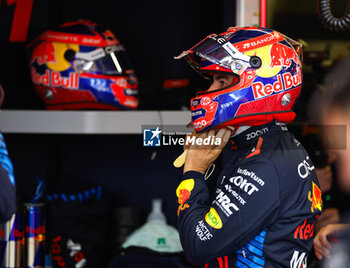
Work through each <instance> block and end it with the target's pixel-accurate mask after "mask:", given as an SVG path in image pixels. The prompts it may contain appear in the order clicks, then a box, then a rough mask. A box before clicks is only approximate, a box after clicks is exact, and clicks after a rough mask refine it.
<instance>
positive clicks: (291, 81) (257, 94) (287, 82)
mask: <svg viewBox="0 0 350 268" xmlns="http://www.w3.org/2000/svg"><path fill="white" fill-rule="evenodd" d="M299 85H301V70H300V68H297V73H296V74H295V75H293V76H292V74H291V73H284V74H282V75H281V74H279V75H277V81H275V82H274V83H273V84H269V83H267V84H263V83H262V82H255V83H253V84H252V90H253V94H254V99H260V98H263V97H267V96H270V95H272V94H273V93H278V92H280V91H283V90H288V89H290V88H292V87H297V86H299Z"/></svg>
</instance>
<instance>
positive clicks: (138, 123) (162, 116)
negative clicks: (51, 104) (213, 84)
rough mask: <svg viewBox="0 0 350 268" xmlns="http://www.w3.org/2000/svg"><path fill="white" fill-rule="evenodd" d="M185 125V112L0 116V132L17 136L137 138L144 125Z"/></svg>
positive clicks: (14, 112)
mask: <svg viewBox="0 0 350 268" xmlns="http://www.w3.org/2000/svg"><path fill="white" fill-rule="evenodd" d="M189 122H190V112H189V111H38V110H2V111H1V112H0V130H1V131H2V132H3V133H18V134H21V133H23V134H26V133H27V134H28V133H31V134H141V133H142V126H145V125H156V126H162V125H164V124H166V125H186V124H187V123H189Z"/></svg>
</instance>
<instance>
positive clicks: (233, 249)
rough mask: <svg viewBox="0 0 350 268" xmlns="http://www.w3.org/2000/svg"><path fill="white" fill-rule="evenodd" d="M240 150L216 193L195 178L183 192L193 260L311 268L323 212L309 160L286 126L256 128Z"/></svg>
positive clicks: (227, 161) (244, 136)
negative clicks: (316, 227) (309, 261)
mask: <svg viewBox="0 0 350 268" xmlns="http://www.w3.org/2000/svg"><path fill="white" fill-rule="evenodd" d="M233 144H234V146H232V147H236V148H232V149H231V148H230V149H229V150H225V152H224V156H223V158H224V161H223V165H222V169H221V171H220V173H219V175H218V177H217V176H216V182H215V184H213V187H208V185H209V183H208V181H206V180H205V175H204V174H202V173H200V172H196V171H188V172H186V173H185V174H184V175H183V177H182V181H181V183H180V184H179V186H178V188H177V190H176V194H177V197H178V204H179V207H178V228H179V233H180V240H181V244H182V246H183V249H184V252H185V254H186V256H187V258H188V260H189V261H190V262H192V263H194V264H201V265H203V267H208V268H210V267H220V268H221V267H222V268H226V267H229V268H231V267H292V268H304V267H306V265H307V256H308V252H309V251H310V250H311V248H312V244H313V234H314V223H315V220H316V219H317V217H318V216H319V214H320V213H321V210H322V199H321V191H320V188H319V184H318V180H317V177H316V173H315V167H314V165H313V164H312V162H311V160H310V158H309V156H308V154H307V152H306V151H305V149H304V148H303V146H302V145H301V144H300V142H299V141H298V140H297V139H295V137H294V136H293V134H291V133H290V132H288V130H287V127H286V125H285V124H281V123H279V122H272V123H270V124H267V125H263V126H254V127H250V128H249V129H248V130H246V131H244V132H243V133H241V134H239V135H237V136H235V137H234V138H233ZM230 146H231V145H230Z"/></svg>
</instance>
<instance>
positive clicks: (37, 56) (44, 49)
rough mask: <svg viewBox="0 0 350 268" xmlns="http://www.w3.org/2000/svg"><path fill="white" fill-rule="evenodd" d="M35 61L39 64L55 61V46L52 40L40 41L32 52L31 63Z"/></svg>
mask: <svg viewBox="0 0 350 268" xmlns="http://www.w3.org/2000/svg"><path fill="white" fill-rule="evenodd" d="M35 60H36V62H37V63H38V64H40V65H42V64H44V63H47V62H56V57H55V47H54V45H53V43H52V42H42V43H41V44H39V45H38V46H37V47H35V49H34V50H33V53H32V59H31V64H32V63H34V62H35Z"/></svg>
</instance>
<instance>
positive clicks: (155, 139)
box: [143, 127, 162, 147]
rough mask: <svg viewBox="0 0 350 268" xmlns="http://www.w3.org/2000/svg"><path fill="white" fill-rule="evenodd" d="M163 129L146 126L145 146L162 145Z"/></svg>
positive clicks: (144, 134) (144, 132) (144, 131)
mask: <svg viewBox="0 0 350 268" xmlns="http://www.w3.org/2000/svg"><path fill="white" fill-rule="evenodd" d="M161 133H162V131H161V130H159V127H157V128H146V129H144V130H143V146H147V147H155V146H161Z"/></svg>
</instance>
